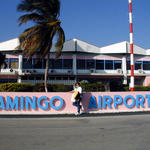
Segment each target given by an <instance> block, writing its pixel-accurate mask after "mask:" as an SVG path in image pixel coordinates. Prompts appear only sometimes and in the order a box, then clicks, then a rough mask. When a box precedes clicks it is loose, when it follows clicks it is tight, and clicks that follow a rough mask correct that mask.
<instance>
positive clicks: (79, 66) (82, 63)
mask: <svg viewBox="0 0 150 150" xmlns="http://www.w3.org/2000/svg"><path fill="white" fill-rule="evenodd" d="M77 69H85V60H82V59H78V60H77Z"/></svg>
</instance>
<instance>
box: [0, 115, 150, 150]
mask: <svg viewBox="0 0 150 150" xmlns="http://www.w3.org/2000/svg"><path fill="white" fill-rule="evenodd" d="M0 150H150V115H129V116H103V117H71V118H0Z"/></svg>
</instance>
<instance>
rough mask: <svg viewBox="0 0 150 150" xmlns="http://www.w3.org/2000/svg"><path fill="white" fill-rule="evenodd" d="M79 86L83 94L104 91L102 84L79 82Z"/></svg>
mask: <svg viewBox="0 0 150 150" xmlns="http://www.w3.org/2000/svg"><path fill="white" fill-rule="evenodd" d="M80 85H81V87H82V89H83V92H99V91H101V92H102V91H105V88H104V86H103V84H102V82H96V83H88V82H87V81H81V82H80Z"/></svg>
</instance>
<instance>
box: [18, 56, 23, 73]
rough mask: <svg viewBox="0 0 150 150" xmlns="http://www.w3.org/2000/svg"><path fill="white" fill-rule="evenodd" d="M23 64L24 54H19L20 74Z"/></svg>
mask: <svg viewBox="0 0 150 150" xmlns="http://www.w3.org/2000/svg"><path fill="white" fill-rule="evenodd" d="M22 64H23V56H22V54H19V67H18V71H19V74H21V73H22Z"/></svg>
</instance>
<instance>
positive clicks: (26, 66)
mask: <svg viewBox="0 0 150 150" xmlns="http://www.w3.org/2000/svg"><path fill="white" fill-rule="evenodd" d="M23 69H32V59H29V60H28V59H26V58H25V59H23Z"/></svg>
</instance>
